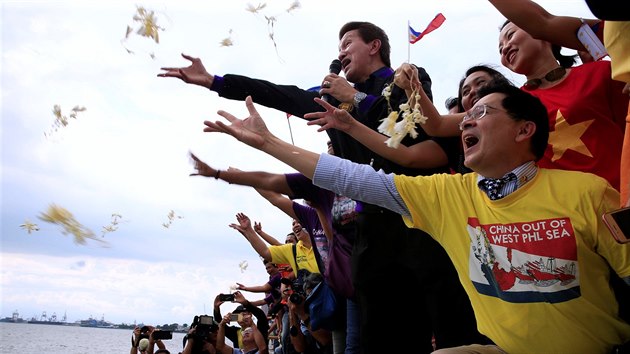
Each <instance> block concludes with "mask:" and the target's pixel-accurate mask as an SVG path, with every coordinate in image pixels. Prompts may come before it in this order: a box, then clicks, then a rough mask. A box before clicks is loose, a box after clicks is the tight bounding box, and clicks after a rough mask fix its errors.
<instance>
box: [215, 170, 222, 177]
mask: <svg viewBox="0 0 630 354" xmlns="http://www.w3.org/2000/svg"><path fill="white" fill-rule="evenodd" d="M220 175H221V170H217V173H215V175H214V179H219V176H220Z"/></svg>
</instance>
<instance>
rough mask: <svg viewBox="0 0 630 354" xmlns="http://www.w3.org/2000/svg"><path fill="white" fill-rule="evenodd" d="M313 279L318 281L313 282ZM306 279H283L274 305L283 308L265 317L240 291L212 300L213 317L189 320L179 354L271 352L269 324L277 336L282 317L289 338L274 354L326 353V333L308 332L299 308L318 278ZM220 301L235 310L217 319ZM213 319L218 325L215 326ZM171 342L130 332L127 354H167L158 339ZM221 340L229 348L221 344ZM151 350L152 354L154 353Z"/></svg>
mask: <svg viewBox="0 0 630 354" xmlns="http://www.w3.org/2000/svg"><path fill="white" fill-rule="evenodd" d="M315 275H317V276H319V277H320V279H319V280H318V279H316V278H313V276H315ZM311 278H312V279H311ZM306 279H307V280H306V282H304V279H300V280H294V281H290V280H289V279H287V278H283V282H282V298H281V299H279V301H278V303H280V302H282V303H283V305H281V306H270V307H269V310H270V311H269V313H268V314H267V313H265V311H263V310H262V309H261V308H260V307H258V306H255V305H254V304H252V303H251V302H250V301H249V300H247V299H246V298H245V296H243V294H242V293H241V292H240V291H236V292H234V294H219V295H217V296H216V298H215V301H214V313H213V315H214V316H208V315H199V316H195V317H194V319H193V322H192V323H191V325H190V328H189V330H188V333H187V334H186V336H184V339H183V343H182V345H183V350H182V351H181V352H180V353H179V354H268V353H269V352H272V353H273V351H274V350H273V349H274V348H269V346H268V345H269V332H270V324H269V322H270V321H272V322H274V323H276V324H277V326H278V327H277V330H278V332H277V333H280V331H282V328H283V324H282V323H280V322H281V317H282V316H286V317H287V318H288V321H287V322H288V323H285V324H284V325H285V326H286V325H288V326H287V327H288V328H285V330H286V331H287V332H288V333H289V334H290V335H289V336H288V338H287V339H288V341H282V349H281V351H280V353H283V354H292V353H310V352H313V350H316V352H318V353H325V352H327V351H326V347H330V345H329V344H330V333H325V332H322V331H310V330H309V327H308V318H309V315H308V309H307V308H305V307H304V299H305V297H306V296H307V295H308V293H309V292H310V290H312V289H313V288H314V286H315V285H316V284H317V283H318V281H321V275H319V274H316V273H314V274H311V275H310V276H307V277H306ZM294 288H295V290H294ZM283 300H284V301H283ZM226 301H227V302H235V303H238V304H239V306H237V307H236V309H234V310H233V311H232V312H228V313H227V314H226V315H223V316H222V315H221V310H220V306H221V305H222V304H223V303H225V302H226ZM279 308H281V310H280V311H278V309H279ZM216 319H220V321H218V322H217V321H216ZM231 322H236V323H237V324H238V326H236V325H230V323H231ZM274 326H276V325H274ZM171 338H172V333H171V332H170V331H160V330H159V329H156V328H154V327H152V326H143V327H136V328H135V329H134V330H133V336H132V339H131V351H130V354H170V352H169V351H168V350H167V349H166V346H165V345H164V343H163V342H162V339H171ZM226 338H227V339H229V340H230V341H231V342H232V345H233V346H230V345H228V344H227V343H226V341H225V339H226ZM156 346H157V348H158V350H157V351H154V349H155V347H156ZM278 349H280V348H278ZM276 352H278V350H277V351H276Z"/></svg>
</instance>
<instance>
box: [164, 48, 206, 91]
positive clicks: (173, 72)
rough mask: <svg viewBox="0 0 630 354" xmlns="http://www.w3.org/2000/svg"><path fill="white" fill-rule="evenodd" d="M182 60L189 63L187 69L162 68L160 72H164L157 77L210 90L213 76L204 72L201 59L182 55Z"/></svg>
mask: <svg viewBox="0 0 630 354" xmlns="http://www.w3.org/2000/svg"><path fill="white" fill-rule="evenodd" d="M182 57H184V59H186V60H189V61H190V65H189V66H187V67H179V68H175V67H163V68H160V70H164V72H163V73H160V74H158V77H176V78H178V79H180V80H182V81H184V82H185V83H187V84H193V85H198V86H202V87H205V88H207V89H210V87H211V86H212V83H213V82H214V75H211V74H210V73H208V71H206V68H205V67H204V66H203V63H202V62H201V59H199V58H194V57H191V56H190V55H186V54H183V53H182Z"/></svg>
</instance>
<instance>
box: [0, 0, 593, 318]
mask: <svg viewBox="0 0 630 354" xmlns="http://www.w3.org/2000/svg"><path fill="white" fill-rule="evenodd" d="M539 3H541V4H542V5H543V6H544V7H545V8H546V9H548V10H549V11H550V12H552V13H554V14H564V15H574V16H581V17H587V18H592V17H593V16H592V14H591V13H590V11H589V10H588V8H587V7H586V5H585V3H584V1H583V0H545V1H539ZM247 4H248V2H247V1H241V0H229V1H214V0H206V1H200V0H194V1H188V0H177V1H175V0H173V1H161V2H157V1H145V2H135V3H134V2H131V1H99V2H95V1H41V0H40V1H6V0H2V5H1V6H2V7H1V14H2V18H1V19H0V23H1V26H2V27H1V32H0V33H1V35H2V41H1V46H2V64H1V66H0V67H1V71H2V77H1V80H2V103H1V104H2V150H1V151H2V178H1V180H2V195H1V196H2V204H1V212H2V219H1V220H2V223H1V226H2V229H1V232H2V245H1V246H2V247H1V254H0V257H1V272H2V276H1V278H0V284H1V286H2V294H1V295H2V296H1V302H2V303H1V313H0V317H8V316H11V313H12V312H13V311H14V310H18V311H19V313H20V315H21V316H22V317H23V318H25V319H30V318H31V317H33V316H35V317H39V316H40V315H41V313H42V312H43V311H46V312H47V314H48V316H50V315H52V314H53V313H56V314H57V317H58V318H59V317H61V316H62V315H63V314H64V313H66V314H67V317H68V321H69V322H73V321H76V320H79V319H86V318H88V317H89V316H93V317H95V318H101V317H103V316H104V318H105V320H108V321H112V322H115V323H133V322H134V321H136V322H138V323H140V322H144V323H149V324H164V323H174V322H177V323H180V324H182V323H190V322H191V320H192V318H193V317H194V316H195V315H199V314H204V313H208V314H211V312H212V303H213V299H214V297H215V295H216V294H218V293H220V292H228V291H230V285H233V284H234V283H235V282H240V283H244V284H246V285H260V284H263V283H264V282H266V280H267V274H266V272H265V270H264V267H263V265H262V263H261V261H260V258H259V257H258V256H257V254H256V253H255V252H254V250H253V249H252V248H251V247H250V246H249V244H248V243H247V242H246V240H244V239H243V238H242V236H241V235H240V234H238V233H237V232H236V231H234V230H232V229H231V228H229V227H228V224H230V223H232V222H235V214H236V213H238V212H244V213H246V214H247V215H249V216H250V217H251V218H252V220H255V221H260V222H261V223H262V226H263V229H264V230H265V231H266V232H268V233H270V234H272V235H274V236H276V237H277V238H279V239H280V240H284V236H285V235H286V234H287V233H288V232H290V229H291V220H290V219H289V218H288V217H287V216H286V215H284V214H283V213H282V212H280V211H279V210H277V209H275V207H273V206H271V205H270V204H268V202H267V201H265V200H264V199H263V198H262V197H260V196H259V195H258V194H257V193H256V192H255V191H254V190H253V189H251V188H247V187H240V186H233V185H229V184H227V183H225V182H221V181H215V180H213V179H204V178H202V177H189V176H188V174H189V173H190V172H192V171H193V169H192V165H191V164H190V162H189V159H188V152H189V151H193V152H194V153H196V154H197V155H198V156H200V157H201V158H202V159H203V160H205V161H206V162H208V163H209V164H210V165H212V166H214V167H218V168H222V169H225V168H227V167H229V166H234V167H238V168H240V169H242V170H264V171H271V172H278V173H289V172H294V171H293V170H291V169H290V168H289V167H287V166H286V165H284V164H282V163H279V162H276V161H275V160H274V159H273V158H270V157H268V156H266V155H264V154H262V153H260V152H257V151H255V150H253V149H251V148H248V147H246V146H244V145H242V144H240V143H238V142H237V141H236V140H234V139H232V138H230V137H228V136H224V135H222V134H216V133H214V134H210V133H203V131H202V130H203V127H204V126H203V121H204V120H206V119H210V120H216V119H218V118H219V116H217V115H216V111H217V110H219V109H223V110H226V111H228V112H230V113H233V114H235V115H236V116H238V117H244V116H246V112H247V111H246V109H245V106H244V103H242V102H234V101H228V100H225V99H221V98H219V97H218V96H217V95H216V93H214V92H210V91H208V90H206V89H202V88H200V87H198V86H191V85H186V84H184V83H183V82H181V81H179V80H178V79H173V78H158V77H156V75H157V74H158V73H160V70H159V68H160V67H163V66H187V65H188V62H187V61H186V60H184V59H183V58H181V56H180V54H181V53H186V54H189V55H192V56H196V57H200V58H201V59H202V60H203V62H204V64H205V66H206V68H207V69H208V71H209V72H210V73H212V74H218V75H223V74H226V73H235V74H243V75H248V76H251V77H256V78H261V79H267V80H270V81H273V82H276V83H283V84H295V85H297V86H299V87H302V88H304V89H308V88H310V87H313V86H317V85H319V84H320V83H321V80H322V78H323V76H324V75H325V74H326V73H327V71H328V66H329V63H330V61H331V60H332V59H334V58H336V56H337V54H338V51H337V44H338V37H337V35H338V30H339V28H340V27H341V26H342V25H343V24H344V23H346V22H348V21H370V22H373V23H375V24H376V25H378V26H380V27H382V28H383V29H384V30H385V31H386V32H387V33H388V35H389V38H390V42H391V45H392V65H393V66H394V67H397V66H398V65H400V64H401V63H403V62H405V61H407V60H408V56H410V59H411V62H413V63H415V64H417V65H420V66H423V67H424V68H425V69H426V70H427V71H428V72H429V74H430V76H431V77H432V79H433V95H434V101H435V102H436V105H437V107H438V109H439V110H440V111H442V112H444V111H445V109H444V101H445V99H447V98H448V97H450V96H453V95H456V90H457V84H458V82H459V80H460V78H461V77H462V75H463V73H464V71H465V70H466V69H467V68H468V67H470V66H472V65H475V64H492V65H496V66H497V67H500V62H499V56H498V49H497V48H498V45H497V38H498V26H499V25H500V24H501V23H502V22H503V17H502V16H501V15H500V14H499V13H498V11H496V10H495V9H494V8H493V7H492V6H491V5H490V4H489V3H488V2H487V1H484V0H439V1H428V0H422V1H408V0H390V1H387V2H382V3H381V2H376V1H367V2H366V1H357V0H348V1H332V0H323V1H322V0H318V1H314V0H301V2H300V4H301V7H300V8H297V9H295V10H293V11H291V12H287V11H286V9H287V8H289V7H290V6H291V4H292V1H288V0H287V1H280V0H275V1H269V2H268V3H267V7H266V8H265V9H263V10H261V11H260V13H259V14H253V13H251V12H248V11H246V7H247ZM251 4H252V5H254V6H256V5H258V4H259V3H258V2H252V3H251ZM136 5H140V6H144V7H145V8H147V9H148V10H153V11H155V14H156V17H157V24H158V25H160V26H162V27H163V28H164V30H163V31H160V32H159V36H160V43H159V44H156V43H155V42H153V41H152V40H150V39H148V38H146V37H141V36H138V35H135V34H131V35H130V36H129V38H128V40H127V41H123V39H124V37H125V31H126V28H127V26H130V27H132V28H133V29H138V28H139V25H138V23H136V22H134V21H133V15H134V14H135V13H136ZM438 12H442V13H443V14H444V16H445V17H446V21H445V22H444V24H443V25H442V27H440V28H439V29H437V30H436V31H434V32H432V33H431V34H428V35H427V36H426V37H425V38H423V39H421V40H420V41H419V42H417V43H416V44H414V45H412V46H411V47H410V48H409V46H408V44H407V21H410V23H411V25H412V27H414V29H416V30H417V31H422V30H423V29H424V27H425V26H426V25H427V24H428V22H429V21H430V20H431V19H433V17H434V16H435V15H436V14H437V13H438ZM265 15H266V16H274V17H275V18H276V21H275V23H274V26H273V28H270V27H269V26H268V24H267V20H265ZM270 33H273V37H274V40H275V44H276V46H275V47H274V42H272V41H271V40H270V39H269V37H270ZM228 37H229V38H231V40H232V41H233V45H232V46H227V47H225V46H221V45H220V42H221V41H222V40H223V39H225V38H228ZM127 49H128V50H131V51H133V54H132V53H129V52H128V51H127ZM150 53H153V54H154V58H151V56H150ZM500 70H501V71H502V72H504V73H506V74H507V75H508V77H509V78H511V79H512V80H513V81H515V82H516V83H522V82H523V81H524V78H523V77H520V76H517V75H513V74H511V73H509V72H507V71H506V70H504V69H503V68H500ZM55 105H59V107H60V108H61V113H62V114H63V115H66V116H68V115H69V114H70V113H71V109H72V108H73V107H74V106H83V107H85V108H86V110H85V111H83V112H79V113H78V114H77V116H76V119H72V118H70V120H69V124H68V125H67V126H66V127H62V128H59V129H58V130H57V131H51V128H52V126H53V124H54V122H55V116H54V115H53V113H52V110H53V107H54V106H55ZM260 111H261V113H262V115H263V117H264V118H265V120H266V122H267V124H268V125H269V127H270V129H271V130H272V131H273V132H274V134H276V135H278V136H280V137H282V138H283V139H285V140H287V141H291V138H293V139H294V141H295V144H296V145H299V146H301V147H304V148H307V149H310V150H314V151H318V152H324V151H325V150H326V141H327V136H326V135H325V133H317V132H316V128H315V127H307V126H306V124H305V122H304V121H303V120H301V119H298V118H295V117H292V118H290V119H289V120H288V121H287V119H286V116H285V114H284V113H282V112H278V111H272V110H268V109H262V108H261V109H260ZM44 133H47V134H48V136H45V135H44ZM51 204H56V205H58V206H61V207H63V208H66V209H67V210H69V211H70V212H71V213H72V214H73V215H74V217H75V218H76V220H78V221H79V222H80V223H82V224H83V225H84V226H85V227H86V228H89V229H90V230H92V231H93V232H94V233H95V234H96V236H97V237H98V238H99V239H100V240H103V241H106V242H107V243H108V244H109V247H108V248H105V247H102V244H101V243H99V242H95V241H93V240H88V242H87V244H86V245H76V244H75V243H73V240H72V236H67V235H63V234H62V232H61V229H60V227H59V226H57V225H53V224H50V223H46V222H44V221H42V220H40V219H39V218H38V215H40V214H41V213H42V212H45V211H46V209H47V208H48V206H49V205H51ZM171 210H172V211H174V213H175V215H176V217H175V218H174V219H173V220H172V223H171V224H170V226H169V227H168V228H166V227H164V226H163V224H164V223H168V222H169V218H168V214H169V212H170V211H171ZM112 214H119V215H121V218H120V219H119V224H118V230H116V231H114V232H108V233H105V234H104V235H102V230H103V227H104V226H107V225H110V224H111V220H112ZM179 216H181V218H179ZM26 220H30V221H31V222H33V223H35V224H37V225H38V226H39V231H33V232H32V233H30V234H29V233H28V232H27V230H25V229H24V228H21V227H20V225H22V224H24V223H25V221H26ZM383 236H384V237H386V235H383ZM242 261H246V262H247V263H248V264H249V266H248V267H247V269H245V270H241V267H239V263H241V262H242ZM245 295H246V297H248V298H249V299H251V300H257V299H261V298H262V297H263V295H262V294H252V293H245ZM224 307H225V309H224V313H225V312H227V311H229V310H230V309H232V308H233V307H235V306H234V305H233V304H230V305H224Z"/></svg>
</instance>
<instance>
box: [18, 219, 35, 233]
mask: <svg viewBox="0 0 630 354" xmlns="http://www.w3.org/2000/svg"><path fill="white" fill-rule="evenodd" d="M20 227H21V228H23V229H24V230H26V231H28V233H29V234H30V233H31V232H33V231H39V226H37V224H34V223H32V222H31V221H30V220H28V219H26V220H24V224H22V225H20Z"/></svg>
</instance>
